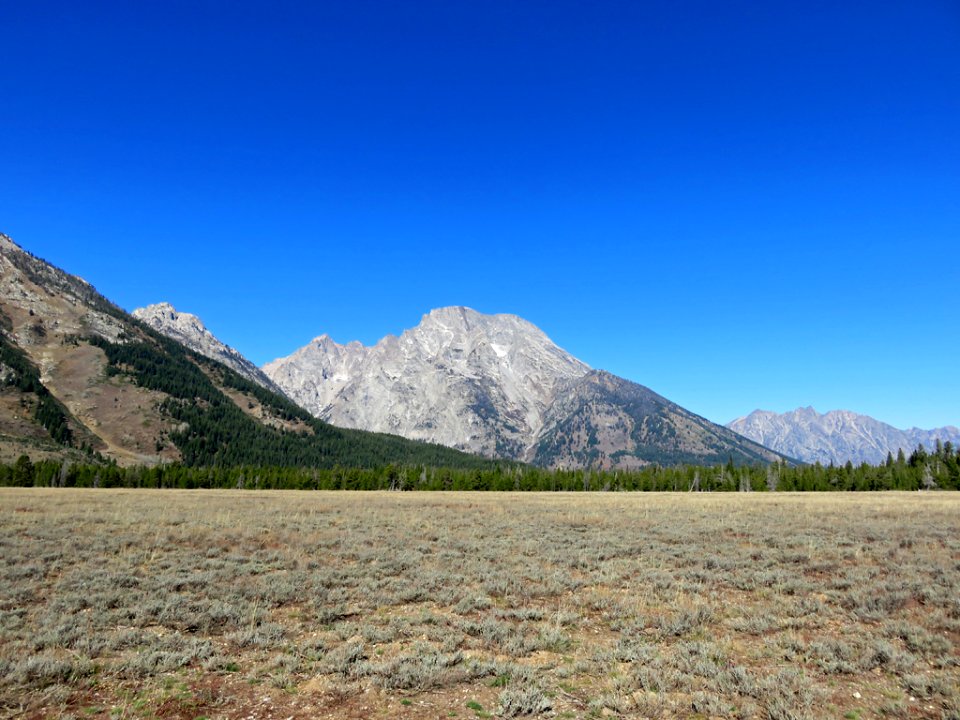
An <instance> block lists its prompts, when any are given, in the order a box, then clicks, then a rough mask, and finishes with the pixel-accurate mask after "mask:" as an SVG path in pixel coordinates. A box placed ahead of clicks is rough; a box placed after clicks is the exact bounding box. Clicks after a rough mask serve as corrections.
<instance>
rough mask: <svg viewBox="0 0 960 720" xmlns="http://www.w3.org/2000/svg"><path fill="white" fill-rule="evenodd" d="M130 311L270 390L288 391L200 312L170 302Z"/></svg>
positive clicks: (156, 328)
mask: <svg viewBox="0 0 960 720" xmlns="http://www.w3.org/2000/svg"><path fill="white" fill-rule="evenodd" d="M130 314H131V315H132V316H133V317H135V318H137V319H138V320H140V321H141V322H145V323H146V324H147V325H150V326H151V327H152V328H154V329H155V330H157V331H159V332H161V333H163V334H164V335H166V336H167V337H169V338H172V339H173V340H176V341H177V342H179V343H181V344H183V345H186V346H187V347H189V348H190V349H191V350H194V351H196V352H198V353H200V354H201V355H205V356H206V357H208V358H210V359H212V360H216V361H218V362H221V363H223V364H224V365H226V366H227V367H229V368H230V369H232V370H234V371H235V372H237V373H238V374H239V375H242V376H243V377H245V378H247V379H248V380H250V381H252V382H255V383H257V384H258V385H261V386H263V387H264V388H266V389H267V390H271V391H273V392H276V393H279V394H281V395H283V394H284V393H283V391H282V390H281V389H280V388H279V387H278V386H277V385H276V384H275V383H274V382H273V381H272V380H270V378H268V377H267V376H266V375H264V373H263V371H262V370H260V368H258V367H257V366H256V365H254V364H253V363H252V362H250V361H249V360H247V358H245V357H244V356H243V355H242V354H241V353H240V352H239V351H238V350H235V349H234V348H232V347H230V346H229V345H227V344H225V343H223V342H221V341H220V340H219V339H218V338H217V337H216V336H215V335H214V334H213V333H211V332H210V330H208V329H207V326H206V325H204V323H203V321H202V320H201V319H200V318H199V317H197V316H196V315H193V314H191V313H185V312H179V311H177V309H176V308H174V307H173V305H171V304H170V303H168V302H160V303H154V304H152V305H147V306H146V307H141V308H137V309H136V310H134V311H133V312H131V313H130Z"/></svg>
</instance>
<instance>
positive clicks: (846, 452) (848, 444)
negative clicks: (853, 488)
mask: <svg viewBox="0 0 960 720" xmlns="http://www.w3.org/2000/svg"><path fill="white" fill-rule="evenodd" d="M727 427H728V428H730V429H731V430H734V431H736V432H738V433H740V434H741V435H744V436H746V437H748V438H750V439H752V440H755V441H756V442H758V443H761V444H763V445H766V446H767V447H769V448H772V449H774V450H777V451H778V452H781V453H784V454H785V455H790V456H791V457H795V458H798V459H800V460H804V461H805V462H810V463H813V462H820V463H822V464H824V465H827V464H829V463H831V462H832V463H834V464H835V465H842V464H844V463H846V462H847V461H850V462H853V463H854V464H860V463H862V462H868V463H872V464H877V463H881V462H883V461H884V460H885V459H886V457H887V453H892V454H893V455H894V456H896V455H897V452H898V451H899V450H903V451H904V453H905V454H907V455H909V454H910V452H912V451H913V450H914V449H916V447H917V445H921V444H922V445H923V446H924V447H926V448H927V449H928V450H929V449H931V448H932V447H934V445H935V443H936V441H937V440H938V439H939V440H940V441H941V442H947V441H950V442H952V443H954V445H957V444H960V430H958V429H957V428H955V427H951V426H947V427H943V428H937V429H934V430H921V429H919V428H910V429H909V430H899V429H897V428H895V427H893V426H892V425H888V424H886V423H883V422H880V421H879V420H875V419H874V418H872V417H870V416H868V415H858V414H857V413H854V412H850V411H849V410H831V411H830V412H827V413H823V414H821V413H818V412H817V411H816V410H814V409H813V408H812V407H806V408H797V409H796V410H792V411H790V412H786V413H782V414H777V413H774V412H769V411H767V410H755V411H753V412H752V413H750V414H749V415H747V416H745V417H741V418H737V419H736V420H734V421H732V422H730V423H728V424H727Z"/></svg>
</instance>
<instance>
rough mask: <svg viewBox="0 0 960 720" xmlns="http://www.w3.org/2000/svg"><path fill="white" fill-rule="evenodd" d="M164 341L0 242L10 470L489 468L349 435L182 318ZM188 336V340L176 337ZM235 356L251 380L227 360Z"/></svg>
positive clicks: (1, 407)
mask: <svg viewBox="0 0 960 720" xmlns="http://www.w3.org/2000/svg"><path fill="white" fill-rule="evenodd" d="M158 314H161V315H165V321H164V322H163V323H160V324H161V326H162V328H163V330H164V332H167V333H170V334H175V335H176V334H179V336H180V339H181V340H182V339H185V338H187V337H189V338H190V339H191V340H197V341H198V342H199V343H200V345H201V346H202V352H203V353H206V354H209V355H212V356H213V357H214V358H215V359H213V360H212V359H209V358H208V357H206V356H205V355H204V354H200V353H197V352H194V351H192V350H190V349H188V348H187V347H185V346H184V345H183V344H182V343H181V342H179V341H175V340H172V339H170V338H169V337H167V336H166V335H164V334H161V333H159V332H157V331H156V330H154V329H153V327H151V326H150V325H149V324H147V323H146V322H141V321H139V320H137V319H136V318H134V317H132V316H131V315H128V314H127V313H126V312H124V311H123V310H121V309H120V308H119V307H117V306H116V305H114V304H113V303H111V302H110V301H109V300H107V299H106V298H104V297H103V296H102V295H100V294H99V293H98V292H97V291H96V290H95V289H94V288H93V287H92V286H91V285H90V284H89V283H87V282H85V281H84V280H82V279H81V278H78V277H75V276H73V275H69V274H67V273H65V272H63V271H62V270H59V269H58V268H56V267H54V266H53V265H50V264H49V263H47V262H45V261H43V260H40V259H39V258H37V257H34V256H33V255H31V254H30V253H28V252H26V251H24V250H23V249H21V248H20V247H18V246H17V245H16V244H15V243H14V242H13V241H12V240H11V239H10V238H9V237H7V236H6V235H0V460H2V461H11V460H13V459H14V458H16V457H17V456H18V455H20V454H21V453H22V454H27V455H28V456H29V457H31V458H32V459H33V460H39V459H44V458H48V457H55V458H70V459H77V460H84V459H90V458H91V457H97V456H100V457H102V458H105V459H112V460H115V461H117V462H118V463H121V464H126V465H134V464H137V465H155V464H158V463H163V462H171V461H180V462H182V463H184V464H188V465H206V466H212V465H280V466H300V467H304V466H308V467H333V466H335V465H341V466H354V467H358V466H368V467H369V466H383V465H386V464H388V463H397V464H429V465H434V466H451V467H466V468H473V467H484V466H488V465H489V462H488V461H484V460H482V459H480V458H477V457H474V456H471V455H468V454H465V453H462V452H458V451H456V450H453V449H450V448H447V447H444V446H441V445H430V444H426V443H420V442H415V441H411V440H407V439H404V438H401V437H398V436H395V435H383V434H374V433H367V432H363V431H359V430H352V429H343V428H336V427H333V426H332V425H330V424H328V423H325V422H322V421H321V420H318V419H316V418H314V417H312V416H311V415H310V414H309V413H307V412H306V411H305V410H303V409H302V408H300V407H298V406H297V405H295V404H294V403H293V402H291V401H290V400H289V399H288V398H286V397H285V396H283V395H281V394H278V393H276V392H272V391H270V390H269V389H267V388H269V387H270V382H269V380H267V379H266V378H265V377H261V375H262V374H260V373H259V371H256V368H253V370H254V371H256V372H253V371H250V373H252V374H253V375H254V379H255V380H258V381H259V382H261V383H263V385H265V386H266V387H264V386H262V385H260V384H256V383H254V382H251V381H250V380H249V379H248V378H247V377H245V376H244V375H247V374H248V372H244V373H243V374H240V373H239V371H249V370H250V369H249V368H248V367H247V366H246V365H245V364H244V363H245V362H246V361H243V360H242V358H240V357H239V354H233V353H230V352H225V351H224V349H223V346H222V344H219V343H218V342H215V340H214V339H212V336H210V335H209V333H206V332H205V329H204V328H203V327H202V324H201V323H199V321H195V322H194V321H191V320H190V318H189V316H180V315H178V314H177V313H175V312H174V311H172V309H170V310H169V311H168V310H167V309H166V308H164V309H163V310H162V311H160V312H159V313H158V312H154V313H152V314H150V313H142V314H141V315H142V316H143V317H144V318H145V319H146V320H150V319H151V316H152V317H153V319H156V316H157V315H158ZM175 331H176V332H175ZM219 360H227V361H229V362H231V364H232V366H233V367H236V368H237V370H234V369H232V367H228V366H227V365H225V364H223V363H221V362H219Z"/></svg>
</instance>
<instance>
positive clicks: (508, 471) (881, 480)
mask: <svg viewBox="0 0 960 720" xmlns="http://www.w3.org/2000/svg"><path fill="white" fill-rule="evenodd" d="M0 486H27V487H30V486H35V487H87V488H109V487H117V488H179V489H194V488H221V489H260V490H266V489H286V490H399V491H402V490H489V491H511V490H512V491H541V492H550V491H581V492H591V491H593V492H596V491H630V492H633V491H694V492H696V491H699V492H774V491H858V490H860V491H863V490H935V489H942V490H960V451H958V450H956V449H954V448H953V446H952V445H951V444H950V443H943V444H940V443H938V444H937V447H936V448H935V449H933V450H931V451H927V450H926V449H925V448H923V446H920V447H918V448H917V449H916V450H914V451H913V452H912V453H911V454H910V456H909V457H906V456H905V455H904V453H902V452H901V453H899V455H898V456H897V457H893V456H892V455H890V456H888V458H887V461H886V462H884V463H881V464H879V465H869V464H866V463H864V464H862V465H853V464H852V463H847V464H845V465H826V466H824V465H820V464H819V463H818V464H814V465H799V466H793V465H788V464H784V463H777V464H773V465H749V466H737V465H734V463H733V462H732V460H731V461H729V462H727V463H726V464H720V465H701V466H698V465H683V466H677V467H660V466H657V465H651V466H647V467H644V468H641V469H637V470H596V469H577V470H548V469H544V468H537V467H532V466H529V465H520V464H515V463H505V462H504V463H494V462H488V463H486V464H485V465H483V466H477V467H475V468H463V467H434V466H430V465H425V464H407V465H403V464H386V465H379V466H375V467H341V466H334V467H326V468H323V467H290V466H280V465H234V466H226V465H218V466H187V465H184V464H181V463H173V464H169V465H158V466H155V467H128V468H123V467H119V466H117V465H116V464H109V463H107V464H93V463H90V464H82V463H72V462H60V461H57V460H40V461H37V462H32V461H31V460H30V458H29V457H27V456H26V455H23V456H21V457H20V458H19V459H18V460H17V461H16V462H15V463H12V464H0Z"/></svg>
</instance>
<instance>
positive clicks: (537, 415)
mask: <svg viewBox="0 0 960 720" xmlns="http://www.w3.org/2000/svg"><path fill="white" fill-rule="evenodd" d="M263 370H264V372H265V373H266V374H267V375H268V376H269V377H270V378H271V379H272V380H273V381H274V382H276V383H277V384H278V385H279V386H280V387H281V388H283V389H284V391H285V392H286V393H287V394H288V395H289V396H290V397H291V398H293V399H294V400H295V401H296V402H297V403H299V404H300V405H301V406H302V407H304V408H306V409H307V410H309V411H310V412H312V413H314V414H315V415H317V416H318V417H321V418H323V419H324V420H327V421H329V422H331V423H333V424H335V425H339V426H343V427H353V428H364V429H368V430H377V431H381V432H392V433H397V434H399V435H403V436H404V437H409V438H415V439H418V440H427V441H430V442H437V443H441V444H443V445H448V446H450V447H456V448H460V449H463V450H467V451H469V452H475V453H481V454H484V455H488V456H498V457H508V458H518V459H519V458H523V457H525V455H526V454H527V451H528V448H529V447H530V445H531V442H532V438H533V437H534V436H535V435H536V433H537V432H539V430H540V428H541V426H542V424H543V414H544V412H545V411H546V409H547V407H548V405H549V404H550V403H551V402H552V400H553V397H554V391H555V388H556V387H557V385H558V384H559V383H561V382H563V381H565V380H571V379H574V378H577V377H581V376H582V375H584V374H586V373H587V372H588V371H589V368H588V367H587V366H586V365H584V364H583V363H581V362H580V361H579V360H577V359H576V358H574V357H573V356H571V355H569V354H568V353H566V352H564V351H563V350H561V349H560V348H558V347H557V346H556V345H554V344H553V343H552V342H551V341H550V339H549V338H548V337H547V336H546V335H545V334H544V333H543V332H542V331H541V330H539V329H538V328H537V327H535V326H534V325H532V324H530V323H529V322H527V321H526V320H523V319H521V318H519V317H516V316H514V315H483V314H481V313H478V312H476V311H475V310H471V309H469V308H463V307H450V308H441V309H439V310H434V311H433V312H431V313H429V314H428V315H425V316H424V317H423V320H422V321H421V323H420V324H419V325H418V326H417V327H415V328H413V329H412V330H407V331H405V332H404V333H403V334H401V335H400V337H394V336H392V335H391V336H387V337H385V338H383V339H382V340H381V341H380V342H378V343H377V344H376V345H374V346H373V347H364V346H363V345H361V344H360V343H358V342H352V343H348V344H347V345H338V344H337V343H335V342H333V340H331V339H330V338H329V337H327V336H326V335H321V336H320V337H319V338H317V339H316V340H314V341H313V342H311V343H310V344H309V345H307V346H306V347H304V348H301V349H300V350H298V351H296V352H295V353H294V354H293V355H291V356H290V357H287V358H283V359H280V360H275V361H274V362H272V363H269V364H267V365H265V366H264V368H263Z"/></svg>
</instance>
